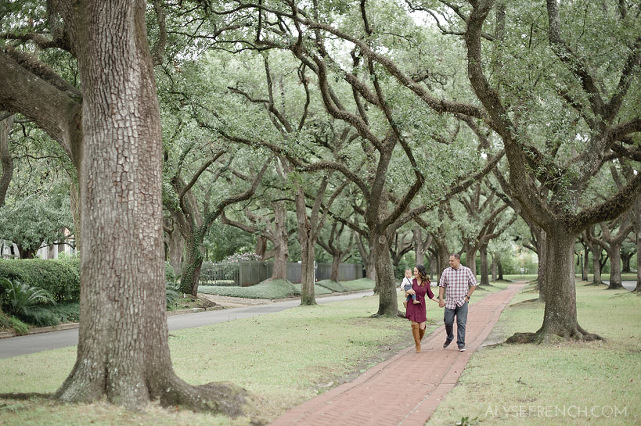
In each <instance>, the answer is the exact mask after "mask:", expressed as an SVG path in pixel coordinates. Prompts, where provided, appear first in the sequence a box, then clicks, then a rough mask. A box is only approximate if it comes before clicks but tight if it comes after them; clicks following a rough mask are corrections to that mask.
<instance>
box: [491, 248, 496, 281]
mask: <svg viewBox="0 0 641 426" xmlns="http://www.w3.org/2000/svg"><path fill="white" fill-rule="evenodd" d="M496 260H497V257H496V254H494V255H492V266H491V269H492V281H496V279H497V263H498V262H497V261H496Z"/></svg>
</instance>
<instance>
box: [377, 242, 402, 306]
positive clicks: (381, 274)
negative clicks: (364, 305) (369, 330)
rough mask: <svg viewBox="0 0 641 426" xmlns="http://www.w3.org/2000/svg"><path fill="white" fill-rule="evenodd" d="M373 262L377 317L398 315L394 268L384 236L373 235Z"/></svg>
mask: <svg viewBox="0 0 641 426" xmlns="http://www.w3.org/2000/svg"><path fill="white" fill-rule="evenodd" d="M372 241H373V242H374V262H375V264H376V286H377V288H378V312H377V313H376V315H377V316H381V315H385V316H396V315H398V296H397V294H396V283H395V279H394V267H393V266H392V258H391V256H390V251H389V242H388V241H387V238H386V237H385V235H382V234H379V235H376V234H374V235H373V238H372Z"/></svg>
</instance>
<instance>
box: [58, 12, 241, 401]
mask: <svg viewBox="0 0 641 426" xmlns="http://www.w3.org/2000/svg"><path fill="white" fill-rule="evenodd" d="M52 3H54V4H55V8H54V10H53V11H54V12H57V13H61V14H62V15H63V18H64V22H65V23H66V24H67V25H69V30H70V34H71V38H72V41H73V42H74V50H75V52H77V59H78V69H79V72H80V80H81V81H82V93H83V115H82V129H83V131H84V135H83V149H82V158H81V161H80V173H79V176H80V179H79V181H80V203H81V204H80V205H81V211H82V217H81V221H82V223H81V234H82V242H83V250H82V252H81V272H80V277H81V291H80V295H81V297H80V329H79V342H78V352H77V354H78V355H77V359H76V363H75V365H74V367H73V369H72V371H71V373H70V375H69V376H68V377H67V379H66V380H65V382H64V383H63V385H62V387H61V388H60V389H59V390H58V392H57V394H56V396H57V397H58V398H59V399H60V400H62V401H65V402H74V401H85V402H89V401H97V400H100V399H101V398H102V397H103V396H106V398H107V400H108V401H110V402H112V403H117V404H120V405H124V406H127V407H130V408H139V407H141V406H144V405H145V404H146V403H147V402H148V401H149V400H150V399H156V398H159V399H160V400H161V402H162V403H163V404H164V405H180V404H184V405H186V406H189V407H192V408H198V409H213V410H222V408H223V407H225V405H226V404H224V403H222V402H220V400H219V398H218V394H216V393H215V392H214V389H213V388H209V387H200V388H197V387H194V386H190V385H187V384H186V383H184V382H183V381H182V380H180V379H178V377H177V376H176V375H175V373H174V370H173V367H172V364H171V360H170V355H169V344H168V330H167V321H166V313H165V309H166V302H165V277H164V259H163V250H162V247H163V235H162V230H163V228H162V143H161V130H160V112H159V108H158V102H157V98H156V90H155V84H154V75H153V69H152V63H151V56H150V53H149V48H148V45H147V38H146V29H145V28H146V26H145V3H144V2H142V1H132V2H128V3H122V4H118V3H104V2H99V1H86V2H80V3H78V2H71V1H62V0H60V1H56V2H52ZM53 19H55V17H54V18H53ZM225 388H226V389H225V391H227V392H229V391H230V390H231V389H229V388H230V387H229V386H226V387H225ZM221 395H224V394H221ZM235 413H236V414H239V411H238V410H236V411H235Z"/></svg>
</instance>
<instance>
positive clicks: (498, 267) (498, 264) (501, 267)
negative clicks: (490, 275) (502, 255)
mask: <svg viewBox="0 0 641 426" xmlns="http://www.w3.org/2000/svg"><path fill="white" fill-rule="evenodd" d="M496 269H497V270H498V274H499V275H498V280H499V281H503V264H502V263H501V259H499V260H498V261H497V262H496Z"/></svg>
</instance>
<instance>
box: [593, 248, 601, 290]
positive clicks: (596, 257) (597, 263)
mask: <svg viewBox="0 0 641 426" xmlns="http://www.w3.org/2000/svg"><path fill="white" fill-rule="evenodd" d="M601 250H602V249H601V246H599V245H598V244H597V243H594V244H592V250H591V251H592V268H593V269H594V276H593V277H592V284H593V285H600V284H603V281H602V280H601Z"/></svg>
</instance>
